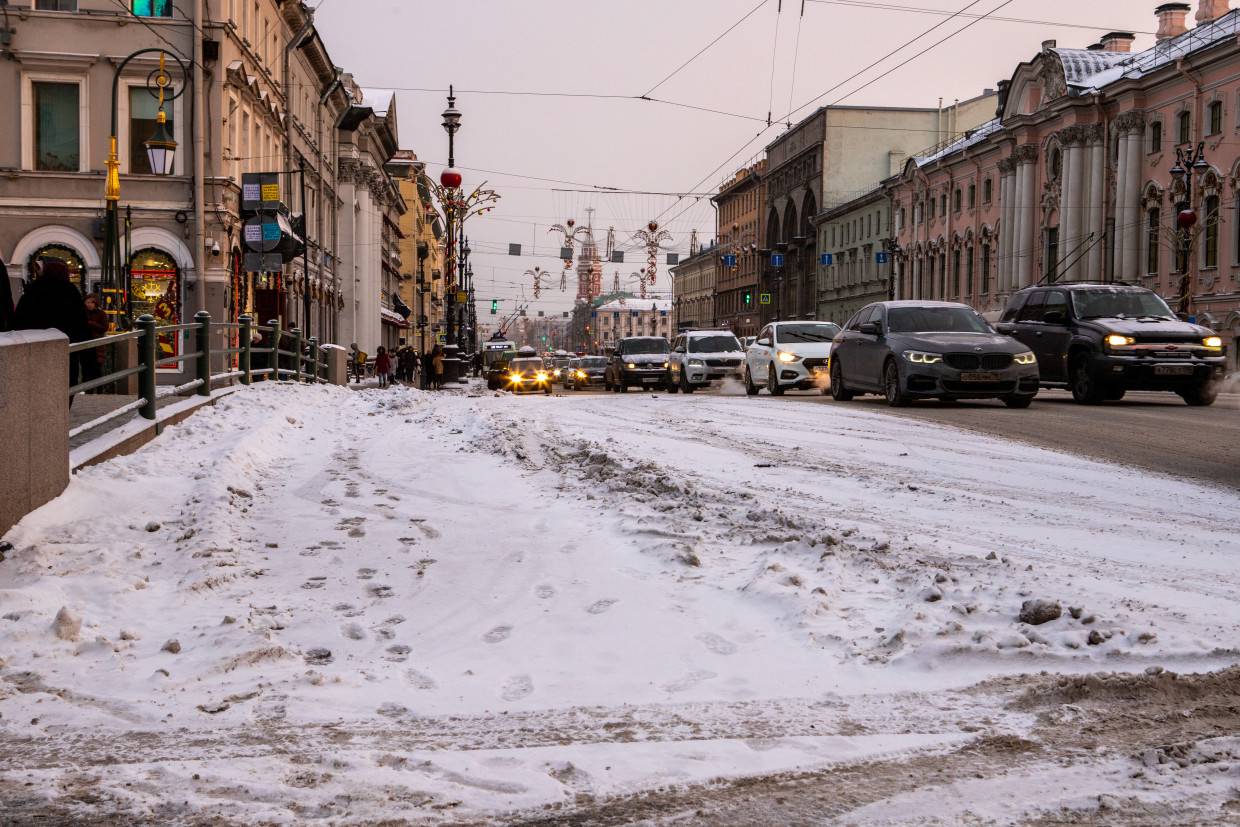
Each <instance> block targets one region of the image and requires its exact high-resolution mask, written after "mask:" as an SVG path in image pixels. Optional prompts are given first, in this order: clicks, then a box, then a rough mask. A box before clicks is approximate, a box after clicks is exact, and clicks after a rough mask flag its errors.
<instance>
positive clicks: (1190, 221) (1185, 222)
mask: <svg viewBox="0 0 1240 827" xmlns="http://www.w3.org/2000/svg"><path fill="white" fill-rule="evenodd" d="M1175 220H1176V223H1177V224H1179V225H1180V227H1182V228H1184V229H1188V228H1189V227H1192V226H1194V225H1195V224H1196V223H1197V211H1196V210H1194V209H1191V208H1190V209H1187V210H1180V214H1179V215H1178V216H1176V219H1175Z"/></svg>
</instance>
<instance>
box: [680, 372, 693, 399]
mask: <svg viewBox="0 0 1240 827" xmlns="http://www.w3.org/2000/svg"><path fill="white" fill-rule="evenodd" d="M680 389H681V390H682V391H684V392H685V393H686V394H690V393H693V390H694V388H693V385H691V384H689V380H688V379H687V378H686V377H685V372H684V371H683V370H682V371H681V372H680Z"/></svg>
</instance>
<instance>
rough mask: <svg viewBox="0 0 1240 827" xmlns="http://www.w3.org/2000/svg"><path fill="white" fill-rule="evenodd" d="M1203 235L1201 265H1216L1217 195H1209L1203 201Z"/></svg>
mask: <svg viewBox="0 0 1240 827" xmlns="http://www.w3.org/2000/svg"><path fill="white" fill-rule="evenodd" d="M1205 221H1206V225H1205V231H1204V233H1203V235H1204V236H1205V237H1204V239H1203V240H1202V245H1201V266H1202V267H1218V222H1219V214H1218V196H1217V195H1211V196H1210V197H1209V198H1207V199H1206V203H1205Z"/></svg>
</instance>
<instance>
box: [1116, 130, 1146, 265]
mask: <svg viewBox="0 0 1240 827" xmlns="http://www.w3.org/2000/svg"><path fill="white" fill-rule="evenodd" d="M1143 138H1144V134H1143V133H1142V131H1141V130H1140V129H1134V130H1132V131H1131V132H1129V133H1128V136H1127V140H1126V143H1127V144H1128V165H1127V178H1128V186H1127V187H1126V198H1127V203H1126V204H1125V205H1124V206H1125V209H1126V211H1127V215H1128V218H1127V220H1126V221H1125V222H1124V236H1123V237H1124V261H1125V262H1127V264H1128V269H1127V271H1125V272H1124V274H1123V275H1122V276H1120V278H1124V279H1130V278H1134V277H1136V275H1137V274H1138V272H1139V269H1140V267H1141V156H1142V154H1143V153H1142V152H1141V142H1142V140H1143Z"/></svg>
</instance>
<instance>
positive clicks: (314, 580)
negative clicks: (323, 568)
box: [301, 577, 327, 589]
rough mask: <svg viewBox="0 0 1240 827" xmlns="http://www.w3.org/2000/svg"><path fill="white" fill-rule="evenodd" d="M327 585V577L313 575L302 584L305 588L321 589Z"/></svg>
mask: <svg viewBox="0 0 1240 827" xmlns="http://www.w3.org/2000/svg"><path fill="white" fill-rule="evenodd" d="M326 585H327V578H326V577H311V578H310V579H309V580H307V581H306V582H305V583H302V584H301V587H302V588H303V589H321V588H323V587H324V586H326Z"/></svg>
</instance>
